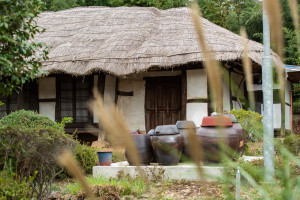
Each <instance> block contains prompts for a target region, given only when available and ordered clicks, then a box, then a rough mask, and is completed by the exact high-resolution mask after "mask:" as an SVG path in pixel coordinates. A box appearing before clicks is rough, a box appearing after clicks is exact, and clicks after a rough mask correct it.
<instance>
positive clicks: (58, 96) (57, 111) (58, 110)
mask: <svg viewBox="0 0 300 200" xmlns="http://www.w3.org/2000/svg"><path fill="white" fill-rule="evenodd" d="M60 79H61V75H57V76H56V81H55V82H56V104H55V120H56V121H61V91H60V89H61V80H60Z"/></svg>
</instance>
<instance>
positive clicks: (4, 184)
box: [0, 170, 33, 200]
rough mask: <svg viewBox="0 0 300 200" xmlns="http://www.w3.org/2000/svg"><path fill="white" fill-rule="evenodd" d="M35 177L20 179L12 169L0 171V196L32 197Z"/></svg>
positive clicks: (14, 197) (4, 197) (7, 197)
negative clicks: (32, 184) (32, 185)
mask: <svg viewBox="0 0 300 200" xmlns="http://www.w3.org/2000/svg"><path fill="white" fill-rule="evenodd" d="M32 181H33V178H32V177H30V178H29V179H28V180H27V179H26V178H25V179H24V180H22V181H21V180H19V179H18V178H17V177H16V174H15V173H13V172H11V171H10V170H3V171H1V172H0V198H1V199H2V200H6V199H23V200H25V199H30V198H29V196H30V192H31V187H30V184H31V183H32Z"/></svg>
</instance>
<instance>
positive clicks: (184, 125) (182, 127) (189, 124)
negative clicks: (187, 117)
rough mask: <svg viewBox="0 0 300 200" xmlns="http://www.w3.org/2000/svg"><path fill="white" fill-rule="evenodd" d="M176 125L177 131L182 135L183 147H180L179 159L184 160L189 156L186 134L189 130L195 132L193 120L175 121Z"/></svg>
mask: <svg viewBox="0 0 300 200" xmlns="http://www.w3.org/2000/svg"><path fill="white" fill-rule="evenodd" d="M176 127H177V128H178V130H179V133H180V134H181V135H182V136H183V148H182V155H181V160H182V161H185V160H187V159H189V158H190V154H189V151H188V147H189V145H188V134H189V131H193V132H195V129H196V125H195V123H194V122H193V121H177V122H176Z"/></svg>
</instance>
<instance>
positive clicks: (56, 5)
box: [50, 0, 79, 11]
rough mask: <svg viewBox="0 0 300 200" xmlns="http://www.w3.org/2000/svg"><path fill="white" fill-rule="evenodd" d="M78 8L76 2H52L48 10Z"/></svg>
mask: <svg viewBox="0 0 300 200" xmlns="http://www.w3.org/2000/svg"><path fill="white" fill-rule="evenodd" d="M77 6H79V5H78V4H77V1H76V0H52V2H51V7H50V10H52V11H58V10H65V9H68V8H74V7H77Z"/></svg>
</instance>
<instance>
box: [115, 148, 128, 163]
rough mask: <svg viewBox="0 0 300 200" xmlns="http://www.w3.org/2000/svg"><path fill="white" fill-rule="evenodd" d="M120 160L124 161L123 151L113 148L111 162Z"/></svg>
mask: <svg viewBox="0 0 300 200" xmlns="http://www.w3.org/2000/svg"><path fill="white" fill-rule="evenodd" d="M122 161H126V158H125V152H124V151H118V150H114V151H113V152H112V160H111V162H112V163H116V162H122Z"/></svg>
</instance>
